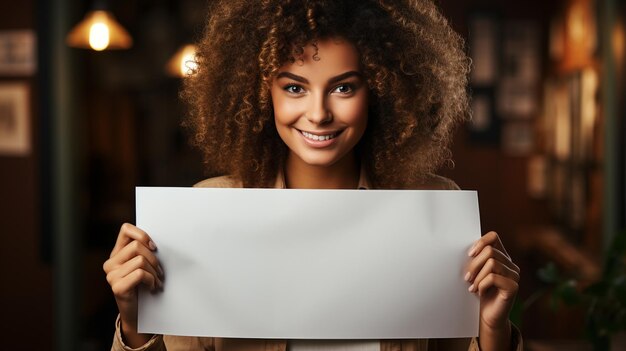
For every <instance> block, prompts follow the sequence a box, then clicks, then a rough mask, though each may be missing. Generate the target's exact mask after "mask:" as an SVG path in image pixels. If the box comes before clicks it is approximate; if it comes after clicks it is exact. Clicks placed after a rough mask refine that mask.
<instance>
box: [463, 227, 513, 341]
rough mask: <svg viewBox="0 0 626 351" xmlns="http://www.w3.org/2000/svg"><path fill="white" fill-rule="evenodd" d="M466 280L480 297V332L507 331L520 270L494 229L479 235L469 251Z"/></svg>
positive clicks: (470, 288) (471, 290)
mask: <svg viewBox="0 0 626 351" xmlns="http://www.w3.org/2000/svg"><path fill="white" fill-rule="evenodd" d="M468 254H469V256H470V257H471V259H470V262H469V264H468V267H467V274H466V275H465V280H467V281H468V283H469V284H470V286H469V288H468V290H469V291H470V292H473V293H476V294H478V296H479V297H480V329H481V331H480V334H481V335H482V334H484V332H487V334H490V333H489V331H501V330H507V331H509V330H510V329H509V328H510V326H509V312H510V311H511V307H512V306H513V301H514V300H515V295H516V294H517V290H518V283H519V279H520V269H519V267H518V266H517V265H516V264H515V263H513V261H512V260H511V257H510V256H509V254H508V253H507V252H506V250H505V249H504V246H503V245H502V242H501V241H500V238H499V237H498V234H497V233H496V232H489V233H487V234H485V235H484V236H482V237H481V238H480V239H479V240H478V241H476V243H475V244H474V246H473V247H472V248H471V249H470V251H469V253H468Z"/></svg>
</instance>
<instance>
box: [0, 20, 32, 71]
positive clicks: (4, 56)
mask: <svg viewBox="0 0 626 351" xmlns="http://www.w3.org/2000/svg"><path fill="white" fill-rule="evenodd" d="M36 57H37V53H36V36H35V32H34V31H32V30H9V31H0V76H30V75H32V74H33V73H34V72H35V70H36V68H37V59H36Z"/></svg>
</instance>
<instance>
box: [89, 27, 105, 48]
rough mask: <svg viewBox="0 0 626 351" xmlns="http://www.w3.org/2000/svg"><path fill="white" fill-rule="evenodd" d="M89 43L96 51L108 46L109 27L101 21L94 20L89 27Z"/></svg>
mask: <svg viewBox="0 0 626 351" xmlns="http://www.w3.org/2000/svg"><path fill="white" fill-rule="evenodd" d="M89 45H90V46H91V48H92V49H94V50H96V51H102V50H104V49H106V48H107V47H108V46H109V27H108V26H107V25H106V24H105V23H102V22H95V23H94V24H92V25H91V28H89Z"/></svg>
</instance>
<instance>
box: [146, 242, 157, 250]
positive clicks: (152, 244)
mask: <svg viewBox="0 0 626 351" xmlns="http://www.w3.org/2000/svg"><path fill="white" fill-rule="evenodd" d="M148 246H149V247H150V250H152V251H155V250H156V249H157V247H156V244H155V243H154V241H152V240H150V242H149V243H148Z"/></svg>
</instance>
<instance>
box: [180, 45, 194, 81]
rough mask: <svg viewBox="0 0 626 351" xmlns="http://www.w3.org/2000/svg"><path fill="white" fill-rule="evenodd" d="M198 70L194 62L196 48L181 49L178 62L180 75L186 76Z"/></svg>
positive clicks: (186, 47) (189, 46) (188, 46)
mask: <svg viewBox="0 0 626 351" xmlns="http://www.w3.org/2000/svg"><path fill="white" fill-rule="evenodd" d="M197 68H198V63H197V62H196V47H195V46H193V45H187V46H185V47H184V48H183V55H182V59H181V60H180V75H181V76H188V75H190V74H192V73H193V72H194V71H195V70H196V69H197Z"/></svg>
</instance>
